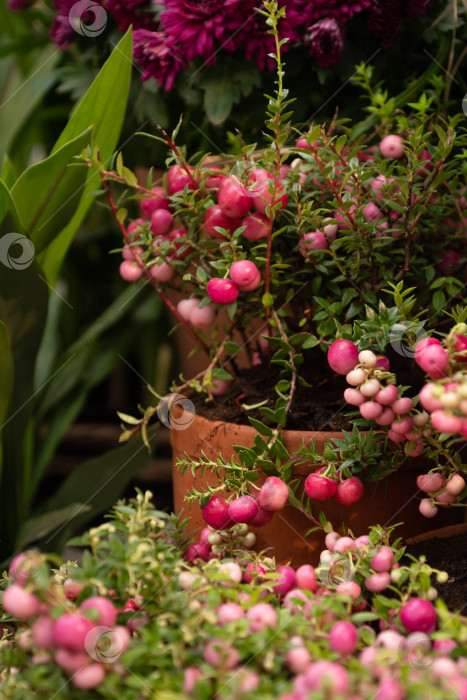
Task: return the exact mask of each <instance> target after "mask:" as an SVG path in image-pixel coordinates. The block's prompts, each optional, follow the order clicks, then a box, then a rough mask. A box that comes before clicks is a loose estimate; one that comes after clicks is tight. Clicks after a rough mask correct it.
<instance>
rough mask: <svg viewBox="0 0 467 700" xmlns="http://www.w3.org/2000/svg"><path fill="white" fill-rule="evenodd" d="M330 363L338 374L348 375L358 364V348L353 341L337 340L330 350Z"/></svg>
mask: <svg viewBox="0 0 467 700" xmlns="http://www.w3.org/2000/svg"><path fill="white" fill-rule="evenodd" d="M327 357H328V363H329V366H330V367H331V369H333V370H334V372H337V374H348V373H349V372H350V370H352V369H354V368H355V366H356V365H357V364H358V348H357V346H356V345H355V343H352V341H351V340H344V339H343V338H341V339H340V340H335V341H334V342H333V343H332V344H331V346H330V348H329V350H328V355H327Z"/></svg>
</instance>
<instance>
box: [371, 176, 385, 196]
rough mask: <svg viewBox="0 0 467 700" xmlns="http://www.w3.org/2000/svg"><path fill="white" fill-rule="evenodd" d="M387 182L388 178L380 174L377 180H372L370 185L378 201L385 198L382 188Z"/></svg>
mask: <svg viewBox="0 0 467 700" xmlns="http://www.w3.org/2000/svg"><path fill="white" fill-rule="evenodd" d="M387 184H388V180H387V178H386V177H385V176H384V175H378V177H377V178H376V179H375V180H372V182H371V185H370V187H371V189H372V190H373V192H375V193H376V199H377V200H378V201H382V200H383V199H384V195H383V192H382V190H383V189H384V188H385V187H386V186H387Z"/></svg>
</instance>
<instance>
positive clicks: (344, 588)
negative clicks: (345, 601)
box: [336, 581, 362, 600]
mask: <svg viewBox="0 0 467 700" xmlns="http://www.w3.org/2000/svg"><path fill="white" fill-rule="evenodd" d="M336 593H339V595H347V596H350V598H352V600H357V598H359V597H360V596H361V594H362V589H361V588H360V586H359V585H358V583H357V582H356V581H342V582H341V583H339V584H337V586H336Z"/></svg>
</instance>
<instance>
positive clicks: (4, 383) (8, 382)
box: [0, 321, 14, 475]
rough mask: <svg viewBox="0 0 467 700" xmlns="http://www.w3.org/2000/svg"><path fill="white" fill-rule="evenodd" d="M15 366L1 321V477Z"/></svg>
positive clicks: (5, 330) (4, 327)
mask: <svg viewBox="0 0 467 700" xmlns="http://www.w3.org/2000/svg"><path fill="white" fill-rule="evenodd" d="M13 377H14V366H13V356H12V354H11V347H10V339H9V337H8V332H7V329H6V326H5V324H4V323H2V322H1V321H0V475H1V473H2V455H3V446H2V428H3V423H4V421H5V418H6V415H7V412H8V406H9V404H10V399H11V391H12V389H13Z"/></svg>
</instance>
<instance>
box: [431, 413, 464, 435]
mask: <svg viewBox="0 0 467 700" xmlns="http://www.w3.org/2000/svg"><path fill="white" fill-rule="evenodd" d="M431 423H432V425H433V427H434V428H435V429H436V430H439V431H440V432H441V433H449V434H450V435H453V434H454V433H460V431H461V427H462V419H461V418H459V416H456V415H455V414H454V413H449V412H448V411H442V410H440V409H438V410H436V411H433V413H432V414H431Z"/></svg>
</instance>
